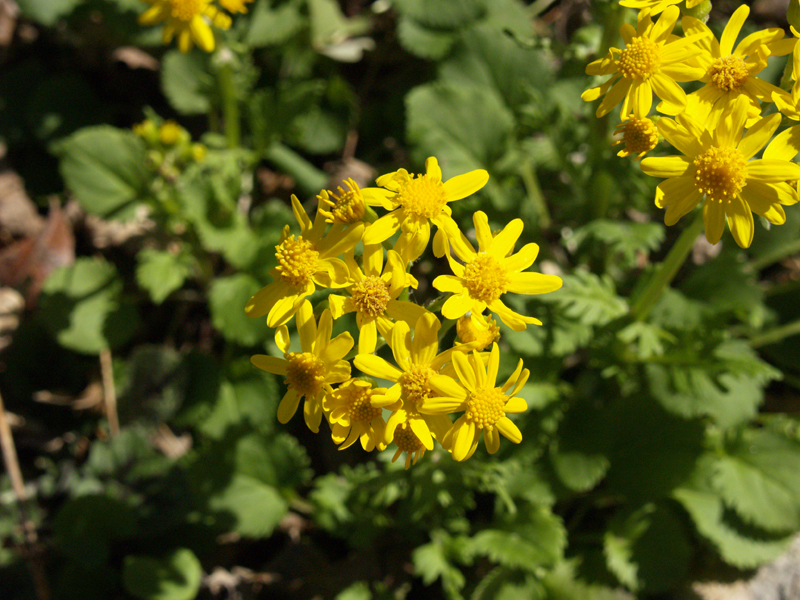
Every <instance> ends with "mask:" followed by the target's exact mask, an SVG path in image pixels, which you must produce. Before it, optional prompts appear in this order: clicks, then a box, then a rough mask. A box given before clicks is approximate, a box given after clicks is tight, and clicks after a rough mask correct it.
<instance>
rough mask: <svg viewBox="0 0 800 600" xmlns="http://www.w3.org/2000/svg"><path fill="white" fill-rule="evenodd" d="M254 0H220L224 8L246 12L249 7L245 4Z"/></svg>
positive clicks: (234, 11)
mask: <svg viewBox="0 0 800 600" xmlns="http://www.w3.org/2000/svg"><path fill="white" fill-rule="evenodd" d="M248 2H253V0H219V3H220V4H221V5H222V8H224V9H225V10H227V11H229V12H232V13H237V12H238V13H246V12H247V7H246V6H245V4H247V3H248Z"/></svg>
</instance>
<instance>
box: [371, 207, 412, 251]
mask: <svg viewBox="0 0 800 600" xmlns="http://www.w3.org/2000/svg"><path fill="white" fill-rule="evenodd" d="M403 219H405V212H403V209H402V208H398V209H397V210H393V211H392V212H390V213H389V214H387V215H384V216H382V217H381V218H380V219H378V220H377V221H375V222H374V223H372V224H371V225H370V226H369V227H367V228H366V230H364V237H363V241H364V243H365V244H380V243H382V242H384V241H385V240H388V239H389V238H390V237H392V236H393V235H394V233H395V232H396V231H397V230H398V229H400V223H401V222H402V221H403Z"/></svg>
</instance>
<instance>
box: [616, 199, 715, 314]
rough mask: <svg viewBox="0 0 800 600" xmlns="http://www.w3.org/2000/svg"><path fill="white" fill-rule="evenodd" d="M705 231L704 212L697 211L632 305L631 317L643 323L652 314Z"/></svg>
mask: <svg viewBox="0 0 800 600" xmlns="http://www.w3.org/2000/svg"><path fill="white" fill-rule="evenodd" d="M702 230H703V212H702V211H697V215H695V218H694V220H693V221H692V223H691V224H690V225H689V226H688V227H687V228H686V229H684V230H683V231H682V232H681V234H680V236H679V237H678V239H677V240H676V241H675V244H674V245H673V246H672V248H670V250H669V252H668V253H667V256H666V258H664V262H662V263H661V264H660V265H659V266H658V270H657V271H656V272H655V273H654V274H653V276H652V277H651V278H650V281H648V282H647V285H646V287H645V288H644V290H643V291H642V293H641V294H639V295H638V296H637V297H636V299H635V300H634V301H633V303H632V304H631V315H632V316H633V318H634V319H636V320H637V321H643V320H644V319H646V318H647V315H648V314H650V311H651V310H652V309H653V307H654V306H655V304H656V302H658V299H659V298H660V297H661V294H662V293H663V292H664V289H665V288H667V287H668V286H669V284H670V283H671V282H672V280H673V279H674V278H675V275H677V273H678V270H679V269H680V268H681V266H682V265H683V263H684V261H685V260H686V257H687V256H689V252H690V251H691V250H692V246H693V245H694V241H695V240H696V239H697V236H698V235H700V232H701V231H702Z"/></svg>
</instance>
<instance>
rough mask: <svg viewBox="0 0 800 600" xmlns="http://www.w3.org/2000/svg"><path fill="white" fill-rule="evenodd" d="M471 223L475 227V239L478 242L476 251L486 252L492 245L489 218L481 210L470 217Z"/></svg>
mask: <svg viewBox="0 0 800 600" xmlns="http://www.w3.org/2000/svg"><path fill="white" fill-rule="evenodd" d="M472 222H473V223H474V225H475V237H476V238H477V240H478V251H479V252H486V249H487V248H488V247H489V246H491V244H492V228H491V227H489V217H487V216H486V213H485V212H483V211H482V210H478V211H475V214H474V215H472Z"/></svg>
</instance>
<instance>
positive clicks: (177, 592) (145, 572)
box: [122, 548, 203, 600]
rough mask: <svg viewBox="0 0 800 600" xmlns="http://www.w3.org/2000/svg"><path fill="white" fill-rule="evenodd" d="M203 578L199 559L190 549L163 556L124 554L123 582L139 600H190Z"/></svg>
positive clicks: (181, 549) (195, 593)
mask: <svg viewBox="0 0 800 600" xmlns="http://www.w3.org/2000/svg"><path fill="white" fill-rule="evenodd" d="M202 577H203V568H202V566H201V565H200V561H199V560H197V557H196V556H195V555H194V553H193V552H192V551H191V550H188V549H186V548H179V549H178V550H175V551H174V552H173V553H172V554H170V555H168V556H166V557H164V558H162V559H158V558H154V557H152V556H135V555H130V556H126V557H125V564H124V566H123V571H122V584H123V586H124V587H125V590H126V591H127V592H128V593H129V594H131V595H132V596H135V597H136V598H141V600H192V599H193V598H195V597H196V596H197V592H198V590H199V589H200V583H201V580H202Z"/></svg>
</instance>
